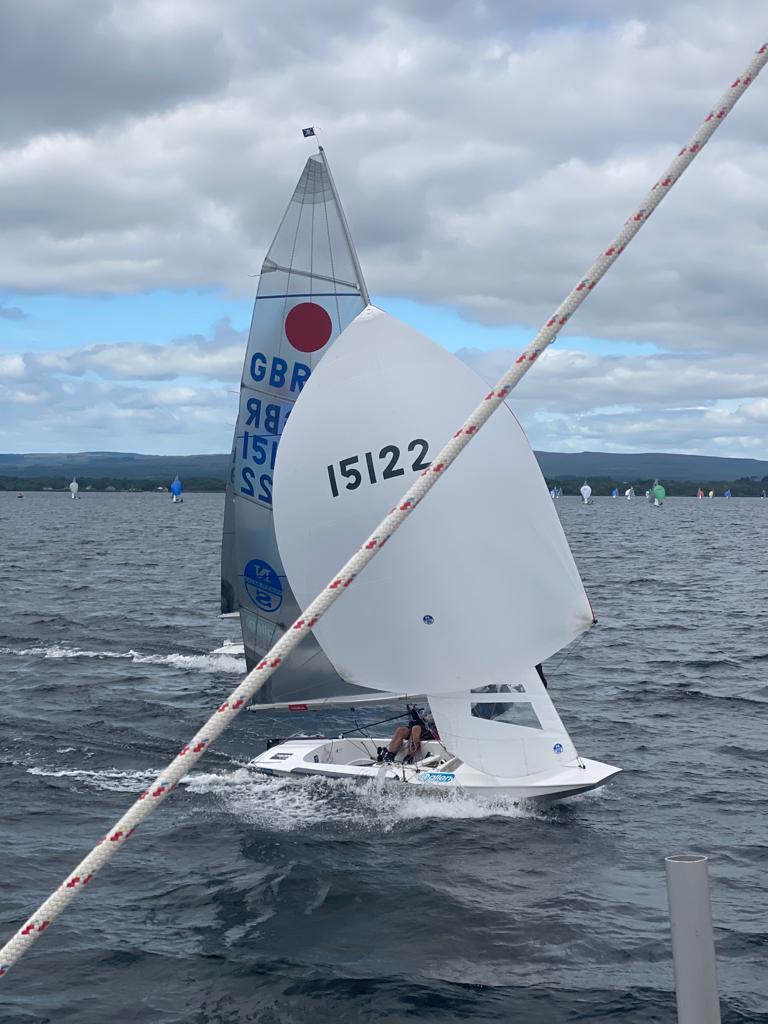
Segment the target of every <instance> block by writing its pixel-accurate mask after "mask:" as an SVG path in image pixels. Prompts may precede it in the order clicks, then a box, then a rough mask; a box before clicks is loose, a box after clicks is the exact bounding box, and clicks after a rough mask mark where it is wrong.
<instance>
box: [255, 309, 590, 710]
mask: <svg viewBox="0 0 768 1024" xmlns="http://www.w3.org/2000/svg"><path fill="white" fill-rule="evenodd" d="M486 391H487V386H486V385H484V384H483V382H482V381H481V380H480V378H479V377H477V376H476V374H475V373H474V372H473V371H472V370H470V369H469V368H468V367H467V366H465V365H464V364H463V363H461V362H459V360H458V359H456V358H455V357H454V356H452V355H450V354H449V353H447V352H446V351H445V350H444V349H442V348H440V347H439V346H438V345H436V344H435V343H434V342H431V341H429V340H428V339H427V338H425V337H424V336H423V335H421V334H419V333H418V332H416V331H414V330H412V329H411V328H409V327H406V326H405V325H404V324H402V323H400V322H398V321H397V320H395V319H393V318H392V317H390V316H388V315H386V314H385V313H382V312H381V311H380V310H377V309H374V308H373V307H369V308H368V309H367V310H366V311H365V312H364V313H363V314H362V315H361V316H360V317H358V318H357V319H356V320H355V322H354V323H353V324H352V325H351V326H350V327H348V328H347V330H346V331H345V332H344V334H343V335H342V336H341V338H340V339H339V340H338V341H337V342H336V344H335V345H334V348H333V351H332V352H330V353H329V354H328V356H327V357H326V358H325V359H324V360H323V362H322V364H321V365H320V366H319V367H318V369H317V371H316V372H315V373H314V374H313V377H312V380H311V381H310V383H309V385H308V386H307V388H306V389H305V391H304V394H303V395H302V399H301V402H299V403H298V405H297V406H296V409H295V411H294V413H293V415H292V416H291V420H290V422H289V424H288V426H287V427H286V430H285V433H284V436H283V439H282V443H281V449H280V456H279V458H278V461H277V468H276V478H275V526H276V533H277V539H278V543H279V547H280V552H281V555H282V559H283V564H284V565H285V567H286V571H287V574H288V579H289V580H290V583H291V587H292V588H293V592H294V593H295V594H296V595H297V597H298V599H299V601H301V602H303V601H306V600H308V599H310V598H311V597H312V595H313V594H314V593H315V592H316V591H317V590H318V589H319V588H321V587H322V586H323V585H324V583H325V582H326V581H327V580H328V579H330V578H332V575H333V573H334V572H335V570H336V568H337V567H338V565H339V563H340V562H341V561H342V560H343V557H344V553H345V552H348V551H349V550H350V549H352V548H353V547H354V545H355V544H360V543H362V542H363V541H364V540H365V538H366V536H367V535H368V533H369V532H370V530H371V529H372V527H373V526H375V524H376V523H377V522H378V520H379V519H380V518H381V517H382V516H383V515H384V513H386V511H387V509H388V508H390V507H391V506H392V505H393V504H394V503H395V502H396V501H397V500H398V499H399V498H400V496H401V494H402V492H403V491H404V490H405V489H406V488H407V487H408V486H409V484H410V482H411V480H412V479H413V477H415V475H416V474H417V473H419V472H422V471H423V470H424V468H425V467H426V466H427V465H428V464H429V463H430V460H431V458H432V455H433V453H435V452H437V451H438V450H439V447H440V445H441V444H442V443H443V441H444V439H445V438H446V437H447V436H450V434H451V433H452V430H453V428H454V426H455V423H456V421H457V420H460V419H461V416H462V415H463V413H464V412H466V411H468V410H470V409H472V408H473V407H474V406H475V405H476V404H477V403H478V401H479V400H480V399H482V397H483V395H484V393H485V392H486ZM591 622H592V612H591V608H590V605H589V601H588V599H587V596H586V594H585V592H584V588H583V585H582V583H581V579H580V578H579V574H578V571H577V569H576V566H575V564H574V561H573V557H572V555H571V552H570V550H569V548H568V544H567V542H566V540H565V536H564V534H563V531H562V528H561V526H560V522H559V520H558V517H557V513H556V512H555V510H554V508H553V503H552V501H551V499H550V497H549V492H548V490H547V486H546V483H545V482H544V479H543V477H542V475H541V472H540V471H539V468H538V464H537V462H536V459H535V457H534V455H533V452H532V451H531V448H530V446H529V444H528V441H527V440H526V437H525V435H524V433H523V431H522V429H521V428H520V425H519V424H518V423H517V420H516V419H515V417H514V416H513V415H512V413H511V411H509V410H502V411H500V412H499V413H498V415H497V416H495V417H494V418H493V419H492V420H490V421H489V423H488V424H487V425H486V427H485V429H484V430H483V432H482V434H480V435H479V436H478V437H477V439H476V440H475V441H474V442H473V444H472V446H471V447H469V448H468V449H467V450H466V452H465V453H464V455H463V457H462V459H461V460H460V461H459V462H457V463H456V464H455V465H454V466H452V467H451V470H450V472H449V473H447V474H446V479H445V480H444V481H442V483H441V486H440V487H439V488H436V489H435V490H434V491H432V492H430V493H429V494H428V495H427V497H426V498H425V499H424V501H423V503H422V506H421V507H420V508H419V509H418V510H417V512H416V513H415V514H414V515H413V516H412V517H411V518H410V519H409V520H408V521H407V522H406V523H404V524H403V526H402V527H401V529H400V530H399V532H398V534H397V536H396V537H395V538H394V539H393V540H392V541H391V542H390V543H389V544H387V546H386V547H385V548H384V549H383V550H382V552H381V553H380V554H379V555H378V557H377V559H376V561H375V562H373V563H372V564H371V565H370V566H369V568H368V570H367V572H366V574H365V576H364V577H362V578H361V579H360V580H359V581H358V582H357V583H356V586H355V591H354V594H352V595H350V597H349V598H346V597H345V598H343V599H342V600H341V601H339V602H338V604H336V605H334V607H333V608H332V609H331V610H330V611H329V612H328V613H327V615H326V616H325V617H324V618H323V620H322V622H320V623H319V624H318V626H317V627H316V629H315V632H316V635H317V637H318V639H319V641H320V643H321V645H322V647H323V649H324V650H325V652H326V653H327V654H328V656H329V658H330V659H331V661H332V662H333V664H334V665H335V667H336V669H337V670H338V671H339V673H340V674H341V675H342V676H343V677H344V678H345V679H348V680H350V681H351V682H354V683H357V684H358V685H363V686H368V687H371V688H372V689H378V690H387V691H389V692H400V691H402V690H403V689H404V688H408V689H410V688H413V689H418V690H420V691H423V692H425V693H428V694H430V695H431V696H432V695H436V694H450V693H457V692H459V691H465V690H467V689H471V688H473V687H475V686H483V685H487V684H493V683H496V684H502V683H515V682H516V681H517V680H518V679H519V678H521V677H522V676H523V674H526V675H527V674H528V673H529V672H530V669H531V667H532V666H533V665H535V664H537V663H538V662H540V661H543V660H544V659H545V658H547V657H548V656H549V655H551V654H553V653H554V652H555V651H557V650H559V649H560V648H561V647H563V646H565V644H567V643H569V642H570V641H571V640H573V639H574V638H575V637H577V636H578V635H579V634H580V633H581V632H582V631H583V630H585V629H586V628H587V627H588V626H589V625H590V624H591Z"/></svg>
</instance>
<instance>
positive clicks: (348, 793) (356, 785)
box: [184, 768, 558, 834]
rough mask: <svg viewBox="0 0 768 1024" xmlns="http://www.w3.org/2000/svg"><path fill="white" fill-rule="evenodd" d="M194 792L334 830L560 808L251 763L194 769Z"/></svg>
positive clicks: (550, 815) (535, 815)
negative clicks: (265, 769) (297, 776)
mask: <svg viewBox="0 0 768 1024" xmlns="http://www.w3.org/2000/svg"><path fill="white" fill-rule="evenodd" d="M184 781H185V783H186V786H187V790H188V792H190V793H197V794H200V795H203V794H206V795H210V796H213V797H214V798H215V799H217V800H218V801H220V802H221V803H222V804H223V806H224V807H225V808H226V810H227V811H229V812H230V813H232V814H234V815H236V816H237V817H239V818H241V819H243V820H244V821H246V822H247V823H248V824H250V825H255V826H258V827H259V828H262V829H264V830H266V831H270V832H281V833H286V832H303V831H308V832H309V831H312V830H317V829H318V828H319V827H322V826H323V825H327V826H329V827H331V828H332V829H333V830H334V831H337V830H339V829H341V830H343V831H346V832H357V833H377V834H380V833H382V832H391V831H393V830H395V829H398V828H400V827H401V826H402V825H403V824H404V823H406V822H413V821H416V820H419V821H423V820H424V819H425V818H428V819H430V820H439V819H442V820H445V821H450V820H459V821H465V820H468V819H478V818H527V819H535V820H539V821H555V820H557V817H558V811H557V810H556V809H552V808H550V809H543V808H541V807H535V806H534V805H533V804H529V803H525V802H519V801H517V802H516V801H514V800H512V799H511V798H503V797H502V798H499V799H496V800H489V799H488V798H485V799H481V798H478V797H474V796H471V795H469V794H464V793H452V794H447V793H445V794H444V793H427V792H423V791H419V792H418V793H409V794H404V793H403V792H402V790H401V789H399V788H396V787H392V786H387V787H384V788H378V787H377V786H376V783H375V782H374V783H360V782H352V781H347V780H341V779H306V780H301V781H296V780H293V779H267V778H264V777H263V776H258V775H256V774H255V773H254V772H252V771H250V770H249V769H247V768H238V769H237V770H236V771H234V772H223V773H210V774H202V773H201V774H195V775H191V776H188V777H187V779H185V780H184Z"/></svg>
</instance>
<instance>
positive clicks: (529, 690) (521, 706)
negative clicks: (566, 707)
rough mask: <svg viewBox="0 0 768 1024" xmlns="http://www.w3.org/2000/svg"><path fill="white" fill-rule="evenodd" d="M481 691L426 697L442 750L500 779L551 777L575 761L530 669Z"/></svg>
mask: <svg viewBox="0 0 768 1024" xmlns="http://www.w3.org/2000/svg"><path fill="white" fill-rule="evenodd" d="M483 689H485V690H486V692H485V693H470V692H469V691H467V690H465V691H464V692H463V693H456V694H448V695H445V696H439V697H438V696H431V695H430V696H429V698H428V699H429V704H430V707H431V709H432V714H433V715H434V716H435V722H436V723H437V727H438V729H439V730H440V739H441V740H442V742H443V745H444V746H445V747H446V749H447V750H450V751H452V752H453V753H455V754H457V755H458V756H459V757H461V759H462V760H463V761H466V762H467V764H469V765H471V766H472V767H473V768H477V769H478V771H481V772H486V773H487V774H488V775H495V776H498V777H499V778H503V779H519V778H523V777H525V776H527V775H536V774H537V773H540V772H547V771H550V772H551V771H552V770H553V769H557V768H560V767H562V766H563V765H565V764H567V763H568V762H569V761H572V760H573V759H574V758H575V757H576V749H575V747H574V746H573V743H572V742H571V738H570V736H569V735H568V733H567V732H566V730H565V726H564V725H563V723H562V722H561V721H560V716H559V715H558V713H557V711H556V710H555V706H554V704H553V703H552V701H551V700H550V699H549V695H548V693H547V691H546V690H545V689H544V686H543V684H542V682H541V680H540V679H539V675H538V673H537V672H536V670H535V669H534V668H529V669H528V670H527V671H526V672H522V673H519V674H517V675H515V676H514V677H510V678H509V682H507V683H502V684H496V685H492V686H489V687H483ZM488 691H491V692H488Z"/></svg>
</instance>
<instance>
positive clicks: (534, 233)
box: [0, 0, 768, 454]
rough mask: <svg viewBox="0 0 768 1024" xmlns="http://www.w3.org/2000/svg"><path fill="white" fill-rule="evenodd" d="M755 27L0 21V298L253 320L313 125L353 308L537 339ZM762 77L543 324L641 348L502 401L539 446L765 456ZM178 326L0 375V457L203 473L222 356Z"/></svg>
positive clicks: (458, 14)
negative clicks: (246, 303) (329, 171)
mask: <svg viewBox="0 0 768 1024" xmlns="http://www.w3.org/2000/svg"><path fill="white" fill-rule="evenodd" d="M764 31H765V25H764V18H763V17H762V11H761V10H759V9H758V6H757V5H751V6H750V5H747V6H745V5H743V4H741V3H737V2H736V0H718V2H715V0H699V2H697V3H692V2H687V0H682V2H680V3H677V4H669V3H662V2H661V0H642V2H641V0H583V2H581V3H580V4H579V5H578V6H576V5H574V4H573V3H571V2H570V0H552V2H551V3H547V4H545V5H542V4H541V3H540V2H538V0H519V2H516V3H514V4H510V3H509V2H507V0H484V2H483V3H475V2H472V0H390V2H388V3H382V2H375V0H374V2H373V3H371V4H363V5H360V4H359V3H358V2H357V0H328V2H327V3H324V4H317V3H316V2H314V0H293V2H292V3H290V4H282V5H280V4H272V5H260V7H259V9H258V10H256V8H255V7H254V5H253V4H252V3H250V2H249V0H231V2H229V3H227V4H220V3H217V2H215V0H196V2H195V3H194V4H190V3H188V2H184V0H123V2H121V3H120V4H103V3H101V2H100V0H83V2H82V3H80V4H78V5H76V9H74V8H73V7H72V5H69V6H68V7H67V8H66V10H65V9H64V8H63V7H62V5H60V4H57V3H55V2H54V0H28V2H26V3H24V4H15V5H14V4H6V5H3V7H2V11H0V87H3V86H4V87H5V90H4V91H5V94H6V95H13V97H14V103H13V105H12V108H10V109H9V111H8V114H7V116H6V117H4V118H3V121H2V123H1V124H0V190H2V194H3V203H2V204H0V294H7V295H10V294H15V295H18V296H23V295H24V294H25V293H54V294H71V293H80V294H83V295H90V294H94V293H96V294H99V293H104V294H115V293H122V294H130V293H134V292H139V291H148V290H155V289H195V288H205V289H211V288H216V287H218V286H223V287H225V288H226V289H228V290H229V291H230V292H231V293H232V294H234V295H238V296H245V295H251V294H252V293H253V291H254V290H255V282H254V281H253V280H252V279H251V278H250V277H249V275H250V274H253V273H254V271H256V270H258V267H259V266H260V263H261V260H262V257H263V255H264V253H265V251H266V249H267V247H268V245H269V242H270V240H271V238H272V236H273V234H274V230H275V228H276V226H277V222H278V220H279V218H280V216H281V214H282V211H283V209H284V208H285V204H286V202H287V200H288V198H289V196H290V194H291V192H292V189H293V187H294V184H295V182H296V179H297V178H298V176H299V173H300V171H301V167H302V165H303V162H304V160H305V158H306V155H307V154H308V153H309V152H310V151H311V150H310V148H309V147H308V145H307V144H306V143H304V142H303V141H302V139H301V137H300V128H301V127H303V126H304V125H306V124H311V123H315V124H317V125H319V126H321V127H322V128H323V129H325V130H324V132H323V133H322V134H321V136H320V140H321V141H322V142H324V144H326V145H327V149H328V151H329V155H330V159H331V162H332V164H333V168H334V173H335V177H336V180H337V184H338V185H339V188H340V190H341V194H342V198H343V201H344V205H345V208H346V210H347V213H348V217H349V220H350V223H351V226H352V230H353V234H354V236H355V239H356V242H357V247H358V250H359V253H360V257H361V261H362V264H363V267H364V270H365V272H366V277H367V280H368V284H369V287H370V288H371V290H372V291H373V292H374V293H375V294H378V295H385V296H386V295H389V296H396V297H400V298H412V299H415V300H417V301H418V302H420V303H434V304H436V305H438V306H442V307H451V308H453V309H457V310H458V311H459V312H460V313H461V314H462V315H463V316H464V317H466V318H467V319H469V320H474V321H477V322H481V323H484V324H491V325H493V324H512V325H518V326H522V327H524V328H526V329H535V328H536V327H538V326H539V325H540V324H541V323H542V322H543V321H545V320H546V319H547V318H548V316H549V315H550V313H551V312H552V310H553V309H554V307H555V306H556V305H557V304H558V302H559V301H560V299H561V298H562V297H563V296H564V294H565V293H566V292H567V291H568V290H569V289H570V288H571V286H572V285H573V284H574V283H575V282H576V281H578V280H579V279H580V278H581V276H582V275H583V272H584V270H585V269H586V267H587V266H588V265H589V263H590V262H591V260H592V259H593V258H594V256H595V255H596V254H597V253H599V252H600V251H601V250H602V249H604V248H605V246H606V244H607V243H608V242H609V241H610V240H611V239H612V238H613V237H614V236H615V234H616V232H617V231H618V230H619V228H620V227H621V225H622V223H623V221H624V220H625V218H626V217H627V216H628V214H629V213H630V212H631V211H632V210H633V209H635V208H636V206H637V205H638V203H639V201H640V199H641V198H642V196H643V195H644V194H645V192H646V191H647V189H648V187H649V186H650V185H651V184H652V183H653V182H654V181H655V180H656V178H657V177H658V174H659V172H660V171H661V170H662V169H663V168H664V167H665V166H666V164H667V163H668V162H669V160H670V159H671V157H672V156H673V155H674V154H675V153H676V152H677V150H678V149H679V147H680V145H681V143H683V142H685V141H686V140H687V138H688V137H689V136H690V135H691V133H692V132H693V130H694V129H695V128H696V127H697V126H698V125H699V124H700V122H701V120H702V118H703V116H704V114H705V113H706V111H707V110H708V109H709V108H710V106H711V105H712V103H713V102H714V101H715V100H716V99H717V98H718V96H719V95H720V93H721V92H722V90H723V89H724V88H725V87H726V86H727V85H728V84H729V83H730V82H731V81H732V80H733V78H734V77H735V75H736V74H737V73H738V72H739V71H740V70H741V68H742V67H743V66H744V65H745V64H746V62H747V60H748V59H749V57H750V55H751V53H752V52H753V51H754V49H755V48H756V47H757V46H758V45H759V44H760V43H762V42H763V41H764V39H763V34H764ZM30 68H34V74H32V73H30V70H29V69H30ZM766 76H768V72H766V73H765V75H764V76H762V78H761V79H759V80H758V81H757V82H756V83H755V85H754V86H753V87H752V89H751V90H750V91H749V93H748V94H747V95H746V96H745V97H744V99H743V100H742V101H741V102H740V104H739V106H738V107H737V109H736V110H735V111H734V113H733V115H732V117H731V118H729V120H728V121H727V123H726V124H725V125H724V126H723V127H722V128H721V129H720V130H719V131H718V133H717V135H716V136H715V138H714V139H713V140H712V142H711V143H710V145H709V146H708V147H707V148H706V150H705V151H704V152H703V153H702V154H701V156H700V157H699V158H698V159H697V161H696V163H695V164H694V165H693V167H692V168H691V169H690V170H689V171H688V172H687V173H686V175H685V176H684V178H683V179H682V181H681V182H680V183H679V185H678V186H676V187H675V189H674V191H673V192H672V194H671V195H670V197H669V198H668V199H667V200H665V202H664V204H663V205H662V206H661V208H660V209H659V210H658V211H657V213H656V214H655V215H654V217H653V218H652V219H651V220H650V221H649V223H648V224H647V225H646V226H645V227H644V228H643V231H642V232H641V234H640V236H639V237H638V239H637V240H636V242H634V243H633V245H632V247H631V248H630V249H629V250H628V251H627V253H625V254H624V255H623V256H622V258H621V260H620V261H619V262H618V263H617V264H616V266H615V267H614V268H612V270H611V272H610V273H609V275H608V276H607V277H606V280H605V281H604V282H602V283H601V284H600V287H599V288H598V289H597V290H596V291H595V293H594V294H593V295H591V296H590V298H589V301H588V302H587V303H585V305H584V306H583V307H582V308H581V309H580V310H579V312H578V314H577V315H576V316H575V317H574V320H573V322H572V324H570V325H569V331H570V332H573V333H576V334H578V335H585V336H592V337H594V338H598V339H600V338H602V339H610V340H611V341H612V342H614V343H615V344H621V343H622V342H624V341H627V342H636V341H644V342H652V343H654V345H656V346H657V347H658V348H659V349H660V352H659V353H658V354H656V355H651V356H637V355H632V354H628V355H627V356H625V357H617V356H598V355H594V354H590V353H585V352H581V353H580V352H573V351H570V352H569V351H566V350H560V349H558V348H557V346H555V348H554V349H553V350H552V351H551V352H549V353H548V354H547V355H546V357H545V358H544V359H542V360H541V362H540V364H539V365H537V367H536V369H535V372H534V373H532V374H531V375H530V376H529V377H528V378H526V380H525V381H524V382H523V384H522V385H521V387H520V389H519V391H517V392H516V393H515V396H514V405H515V408H516V409H517V410H518V411H519V414H520V416H521V418H522V420H523V422H524V424H525V426H526V428H527V429H528V431H529V434H530V436H531V440H532V441H533V443H534V444H535V445H537V446H538V447H543V448H552V449H570V450H580V449H582V448H601V447H602V448H611V447H612V448H615V449H617V450H637V449H646V450H647V449H648V448H651V447H658V448H661V449H665V450H671V449H679V450H684V451H708V450H711V448H712V447H713V446H714V447H716V448H717V449H719V450H721V451H723V452H732V453H733V454H738V453H739V452H741V451H742V450H745V451H746V450H749V451H750V453H756V454H757V453H759V451H760V448H761V446H762V450H763V451H764V450H765V446H766V441H768V431H767V430H766V424H767V423H768V412H766V401H767V399H766V396H767V395H768V361H766V358H765V357H764V355H763V352H764V349H765V326H764V323H765V315H764V306H765V300H764V294H765V281H766V278H767V276H768V145H767V143H768V122H767V121H766V119H765V117H764V113H763V111H764V106H765V97H766V95H768V92H767V90H768V77H766ZM15 301H18V303H19V305H8V306H0V320H2V321H6V320H8V321H12V320H20V319H22V318H24V316H25V313H24V311H23V309H22V308H21V307H22V306H24V305H26V303H25V302H24V300H23V298H19V299H18V300H15ZM31 322H32V323H34V322H35V320H31ZM204 328H205V325H204V324H203V325H201V333H200V334H193V335H189V336H187V337H184V338H177V339H174V340H173V341H170V342H168V343H167V344H148V343H144V344H127V343H121V342H118V341H114V340H112V339H111V338H109V337H106V338H103V340H101V341H99V342H98V343H95V344H88V345H84V346H81V345H77V344H74V343H67V342H66V339H62V344H61V345H59V346H58V347H54V346H49V347H45V345H43V344H42V343H41V342H40V341H39V340H38V341H37V342H36V343H34V344H33V342H32V341H30V349H31V351H29V352H26V353H14V352H11V353H9V354H7V355H4V356H0V402H1V404H0V445H1V446H2V447H4V448H6V449H8V448H12V447H16V448H17V449H25V448H28V447H29V442H28V439H29V437H30V436H32V435H33V433H34V436H35V437H36V438H38V440H37V441H36V442H35V446H36V447H38V448H40V447H49V448H54V449H55V448H59V447H61V445H62V441H61V438H62V424H66V428H67V432H66V437H67V444H68V445H69V446H71V447H74V448H77V447H78V446H81V447H88V448H93V447H116V448H121V447H123V448H140V449H143V450H148V451H151V450H157V447H158V446H162V447H164V448H165V449H166V450H174V451H178V450H179V449H180V448H183V449H184V450H187V451H193V450H200V451H217V450H226V449H227V448H228V446H229V440H230V437H229V435H230V433H231V426H232V422H233V420H234V408H235V399H234V398H233V396H232V395H231V394H230V390H231V388H232V387H234V386H235V385H234V382H235V381H236V380H237V379H238V377H239V374H240V369H241V362H242V353H243V349H244V344H245V342H244V334H243V333H242V332H238V331H235V330H234V329H233V328H232V327H231V325H230V324H229V323H228V322H225V321H222V322H221V323H220V324H218V325H215V326H214V328H213V329H212V330H211V331H210V332H207V333H202V332H203V330H204ZM25 329H26V328H25ZM153 337H154V335H153ZM631 352H632V348H631V347H630V346H628V353H631ZM516 354H517V353H511V352H508V351H497V352H490V353H489V352H479V351H476V350H471V349H469V348H467V349H465V350H464V351H463V352H462V356H463V358H465V359H466V360H467V362H469V363H470V364H471V365H473V366H475V367H476V368H477V369H478V371H479V372H481V373H482V374H483V375H484V376H486V377H487V378H488V379H495V378H496V377H497V376H499V374H500V372H501V370H502V368H503V367H505V366H506V365H507V364H508V363H509V362H511V361H512V357H513V356H514V355H516ZM95 438H101V439H102V440H101V441H100V442H99V443H96V441H95V440H94V439H95Z"/></svg>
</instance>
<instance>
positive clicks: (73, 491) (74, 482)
mask: <svg viewBox="0 0 768 1024" xmlns="http://www.w3.org/2000/svg"><path fill="white" fill-rule="evenodd" d="M79 490H80V484H79V483H78V482H77V477H72V483H71V484H70V485H69V493H70V494H71V495H72V498H73V499H74V498H76V497H77V492H78V491H79Z"/></svg>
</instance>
